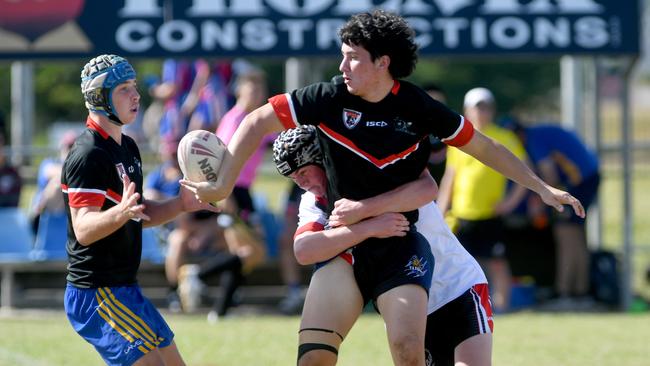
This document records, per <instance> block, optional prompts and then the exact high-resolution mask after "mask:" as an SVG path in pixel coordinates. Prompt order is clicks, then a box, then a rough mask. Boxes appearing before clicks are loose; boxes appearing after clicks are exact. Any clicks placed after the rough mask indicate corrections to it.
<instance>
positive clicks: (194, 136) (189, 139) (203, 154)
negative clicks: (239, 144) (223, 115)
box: [177, 130, 226, 182]
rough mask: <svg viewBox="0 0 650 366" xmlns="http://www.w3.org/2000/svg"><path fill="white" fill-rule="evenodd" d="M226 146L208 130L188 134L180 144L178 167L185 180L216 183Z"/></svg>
mask: <svg viewBox="0 0 650 366" xmlns="http://www.w3.org/2000/svg"><path fill="white" fill-rule="evenodd" d="M225 151H226V144H224V143H223V141H221V139H219V138H218V137H217V135H215V134H214V133H212V132H210V131H206V130H194V131H190V132H188V133H187V134H186V135H185V136H183V138H182V139H181V141H180V142H179V144H178V151H177V154H178V165H179V166H180V168H181V171H182V172H183V176H184V177H185V179H188V180H191V181H193V182H216V181H217V177H218V174H219V168H221V163H222V162H223V156H224V153H225Z"/></svg>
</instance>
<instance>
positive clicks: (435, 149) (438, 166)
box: [422, 83, 447, 184]
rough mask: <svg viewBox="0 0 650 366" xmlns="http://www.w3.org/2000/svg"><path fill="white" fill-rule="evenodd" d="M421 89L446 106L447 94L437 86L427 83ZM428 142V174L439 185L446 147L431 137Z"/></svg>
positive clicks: (444, 163) (445, 159)
mask: <svg viewBox="0 0 650 366" xmlns="http://www.w3.org/2000/svg"><path fill="white" fill-rule="evenodd" d="M422 89H424V91H425V92H426V93H427V94H429V96H430V97H431V98H433V99H435V100H437V101H439V102H440V103H442V104H447V94H446V93H445V91H444V90H442V89H441V88H440V87H439V86H438V85H436V84H433V83H429V84H425V85H423V87H422ZM429 142H430V143H431V154H429V161H428V162H427V169H429V173H431V176H432V177H433V179H434V180H435V181H436V183H437V184H440V181H441V180H442V176H443V175H444V173H445V165H446V164H447V145H445V144H444V143H443V142H442V141H440V139H438V138H437V137H435V136H433V135H429Z"/></svg>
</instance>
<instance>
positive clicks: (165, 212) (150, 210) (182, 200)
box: [142, 187, 219, 227]
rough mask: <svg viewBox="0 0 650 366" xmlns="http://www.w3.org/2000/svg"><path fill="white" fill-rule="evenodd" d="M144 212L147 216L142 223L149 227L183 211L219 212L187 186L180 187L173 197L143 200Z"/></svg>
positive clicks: (171, 218) (170, 218)
mask: <svg viewBox="0 0 650 366" xmlns="http://www.w3.org/2000/svg"><path fill="white" fill-rule="evenodd" d="M144 206H145V209H144V213H145V214H146V215H147V216H148V217H149V218H148V219H147V220H145V221H144V222H143V223H142V225H143V226H144V227H151V226H157V225H162V224H164V223H166V222H169V221H171V220H173V219H175V218H176V216H178V215H179V214H180V213H183V212H194V211H198V210H208V211H212V212H219V209H218V208H216V207H214V206H212V205H210V204H207V203H204V202H201V201H199V200H198V199H197V198H196V196H195V195H194V194H193V193H192V192H191V191H190V190H188V189H187V188H185V187H181V190H180V194H179V195H178V196H176V197H174V198H169V199H166V200H158V201H153V200H145V202H144Z"/></svg>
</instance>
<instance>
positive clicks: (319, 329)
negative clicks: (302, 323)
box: [298, 328, 343, 342]
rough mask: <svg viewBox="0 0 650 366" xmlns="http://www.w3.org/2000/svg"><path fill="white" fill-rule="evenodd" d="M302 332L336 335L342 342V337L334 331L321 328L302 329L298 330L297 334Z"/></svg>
mask: <svg viewBox="0 0 650 366" xmlns="http://www.w3.org/2000/svg"><path fill="white" fill-rule="evenodd" d="M304 330H313V331H316V332H325V333H332V334H336V335H337V336H339V338H341V342H343V336H342V335H341V333H339V332H337V331H335V330H330V329H323V328H302V329H300V330H299V331H298V333H301V332H302V331H304Z"/></svg>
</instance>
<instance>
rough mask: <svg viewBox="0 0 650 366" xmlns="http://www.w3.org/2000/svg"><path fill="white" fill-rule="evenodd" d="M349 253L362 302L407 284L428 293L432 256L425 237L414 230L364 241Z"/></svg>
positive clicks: (365, 302)
mask: <svg viewBox="0 0 650 366" xmlns="http://www.w3.org/2000/svg"><path fill="white" fill-rule="evenodd" d="M352 255H353V258H354V262H353V263H354V277H355V278H356V280H357V284H358V286H359V289H360V290H361V295H362V296H363V301H364V304H367V303H368V302H369V301H371V300H372V301H376V300H377V297H379V295H381V294H383V293H384V292H386V291H388V290H390V289H393V288H395V287H399V286H402V285H406V284H415V285H419V286H422V288H424V289H425V291H427V294H428V293H429V287H431V275H432V274H433V266H434V258H433V255H432V254H431V248H430V247H429V243H428V242H427V240H426V239H425V238H424V236H422V234H420V233H419V232H417V231H416V230H414V229H412V230H411V231H409V232H408V233H407V235H406V236H404V237H392V238H386V239H377V238H371V239H368V240H365V241H363V242H362V243H361V244H359V245H357V246H356V247H354V249H353V250H352Z"/></svg>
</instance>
